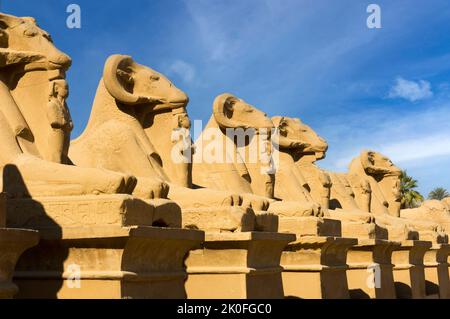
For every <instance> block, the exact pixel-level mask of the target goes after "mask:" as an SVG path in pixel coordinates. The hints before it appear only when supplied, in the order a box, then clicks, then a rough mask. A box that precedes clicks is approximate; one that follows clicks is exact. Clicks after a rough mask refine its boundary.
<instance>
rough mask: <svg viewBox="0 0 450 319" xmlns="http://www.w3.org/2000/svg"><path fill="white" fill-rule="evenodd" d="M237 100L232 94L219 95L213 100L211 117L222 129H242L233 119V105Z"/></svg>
mask: <svg viewBox="0 0 450 319" xmlns="http://www.w3.org/2000/svg"><path fill="white" fill-rule="evenodd" d="M238 100H239V99H238V98H237V97H235V96H234V95H232V94H229V93H225V94H221V95H219V96H218V97H216V99H215V100H214V104H213V115H214V118H215V120H216V122H217V123H218V124H219V126H220V127H222V128H237V127H242V125H240V124H239V122H238V121H235V120H234V119H233V115H234V103H235V102H236V101H238Z"/></svg>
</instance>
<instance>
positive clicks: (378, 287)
mask: <svg viewBox="0 0 450 319" xmlns="http://www.w3.org/2000/svg"><path fill="white" fill-rule="evenodd" d="M399 247H400V242H394V241H387V240H379V239H376V240H373V239H366V240H364V239H362V240H361V239H359V240H358V245H357V246H354V247H352V248H350V250H349V251H348V253H347V264H348V265H349V270H348V271H347V277H348V287H349V290H350V297H351V298H353V299H372V298H377V299H395V298H396V294H395V286H394V275H393V266H394V265H393V264H392V262H391V257H392V252H393V251H394V250H395V249H398V248H399Z"/></svg>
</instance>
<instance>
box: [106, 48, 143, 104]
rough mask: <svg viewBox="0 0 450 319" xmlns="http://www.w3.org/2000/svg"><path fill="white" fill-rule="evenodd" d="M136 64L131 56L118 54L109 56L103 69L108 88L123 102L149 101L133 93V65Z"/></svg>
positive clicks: (112, 94) (138, 102)
mask: <svg viewBox="0 0 450 319" xmlns="http://www.w3.org/2000/svg"><path fill="white" fill-rule="evenodd" d="M134 64H135V62H134V61H133V59H132V58H131V57H130V56H128V55H119V54H116V55H112V56H110V57H109V58H108V60H107V61H106V63H105V68H104V70H103V81H104V84H105V87H106V90H107V91H108V92H109V94H111V96H113V97H114V98H115V99H116V100H117V101H119V102H121V103H123V104H128V105H135V104H140V103H145V102H148V100H147V99H146V98H143V97H141V96H138V95H135V94H133V88H134V79H133V74H132V66H133V65H134Z"/></svg>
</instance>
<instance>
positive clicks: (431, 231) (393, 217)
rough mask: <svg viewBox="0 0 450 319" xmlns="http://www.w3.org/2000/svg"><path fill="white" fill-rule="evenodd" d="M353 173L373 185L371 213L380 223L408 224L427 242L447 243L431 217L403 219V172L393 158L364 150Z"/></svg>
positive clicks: (355, 163) (352, 167)
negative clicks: (401, 182)
mask: <svg viewBox="0 0 450 319" xmlns="http://www.w3.org/2000/svg"><path fill="white" fill-rule="evenodd" d="M349 173H350V174H352V175H358V176H360V177H361V178H364V179H365V180H367V181H368V183H369V184H370V188H371V194H372V198H371V202H370V211H371V212H372V213H373V214H375V215H376V216H377V217H378V218H379V219H380V220H382V221H383V222H385V223H386V224H398V223H403V224H406V225H408V226H409V227H412V228H413V229H415V230H417V231H418V233H419V237H420V239H423V240H432V241H436V240H437V241H446V237H447V236H446V235H445V233H444V231H443V227H442V226H440V225H439V223H437V222H435V221H433V220H432V219H431V218H423V219H420V218H417V217H418V216H415V217H414V218H413V217H411V216H409V217H410V218H404V217H406V216H407V214H405V216H401V214H400V210H401V196H400V195H401V194H400V175H401V170H400V169H399V168H398V167H397V166H395V165H394V164H393V163H392V161H391V160H389V158H387V157H386V156H384V155H382V154H380V153H378V152H374V151H363V152H361V154H360V156H358V157H356V158H354V159H353V160H352V162H351V163H350V166H349ZM422 217H423V216H422Z"/></svg>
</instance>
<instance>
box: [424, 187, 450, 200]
mask: <svg viewBox="0 0 450 319" xmlns="http://www.w3.org/2000/svg"><path fill="white" fill-rule="evenodd" d="M446 197H450V194H449V193H448V192H447V190H446V189H445V188H443V187H436V188H435V189H433V190H432V191H431V192H430V194H428V199H437V200H443V199H444V198H446Z"/></svg>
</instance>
